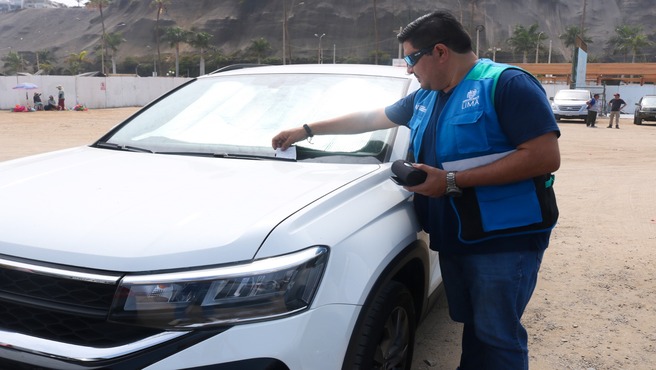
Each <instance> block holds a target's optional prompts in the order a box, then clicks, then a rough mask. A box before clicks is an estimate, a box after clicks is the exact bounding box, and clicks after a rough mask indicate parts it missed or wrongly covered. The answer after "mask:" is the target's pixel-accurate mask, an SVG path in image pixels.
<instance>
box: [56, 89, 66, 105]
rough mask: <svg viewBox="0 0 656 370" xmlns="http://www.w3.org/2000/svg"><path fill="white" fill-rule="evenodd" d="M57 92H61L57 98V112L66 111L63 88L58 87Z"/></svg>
mask: <svg viewBox="0 0 656 370" xmlns="http://www.w3.org/2000/svg"><path fill="white" fill-rule="evenodd" d="M57 90H59V92H58V93H57V98H58V99H59V101H58V104H57V110H66V106H65V105H64V101H65V96H64V88H63V87H61V86H57Z"/></svg>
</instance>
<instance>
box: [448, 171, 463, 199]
mask: <svg viewBox="0 0 656 370" xmlns="http://www.w3.org/2000/svg"><path fill="white" fill-rule="evenodd" d="M444 195H446V196H447V197H459V196H461V195H462V189H460V188H459V187H458V185H456V171H449V172H447V173H446V193H444Z"/></svg>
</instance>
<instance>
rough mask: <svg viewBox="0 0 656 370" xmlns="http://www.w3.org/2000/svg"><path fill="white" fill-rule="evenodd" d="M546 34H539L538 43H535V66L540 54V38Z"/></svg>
mask: <svg viewBox="0 0 656 370" xmlns="http://www.w3.org/2000/svg"><path fill="white" fill-rule="evenodd" d="M543 33H544V32H540V33H538V41H537V42H536V43H535V64H537V63H538V55H539V52H540V37H542V34H543Z"/></svg>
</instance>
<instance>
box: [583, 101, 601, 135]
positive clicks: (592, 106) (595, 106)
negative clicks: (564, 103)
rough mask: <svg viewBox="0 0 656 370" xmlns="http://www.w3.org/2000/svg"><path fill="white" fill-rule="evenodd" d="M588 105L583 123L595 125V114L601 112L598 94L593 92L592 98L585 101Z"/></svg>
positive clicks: (589, 125) (590, 125)
mask: <svg viewBox="0 0 656 370" xmlns="http://www.w3.org/2000/svg"><path fill="white" fill-rule="evenodd" d="M585 104H586V105H587V106H588V119H587V120H586V121H585V125H586V126H588V127H597V126H596V125H595V124H596V123H597V114H599V112H601V103H600V102H599V94H594V95H593V96H592V99H590V100H588V101H587V102H586V103H585Z"/></svg>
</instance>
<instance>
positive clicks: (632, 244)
mask: <svg viewBox="0 0 656 370" xmlns="http://www.w3.org/2000/svg"><path fill="white" fill-rule="evenodd" d="M136 109H137V108H120V109H104V110H91V111H87V112H33V113H10V112H7V111H2V112H0V160H8V159H12V158H17V157H22V156H26V155H30V154H36V153H42V152H47V151H51V150H55V149H60V148H66V147H70V146H76V145H83V144H87V143H91V142H92V141H94V140H95V139H97V138H99V137H100V136H101V135H102V134H103V133H104V132H106V131H107V130H109V129H110V128H111V127H113V126H114V125H116V124H117V123H119V122H120V121H121V120H122V119H124V118H126V117H128V116H129V115H130V114H131V113H133V112H134V111H135V110H136ZM607 124H608V119H607V118H605V117H601V118H600V119H599V122H598V126H599V128H587V127H585V125H583V124H581V123H579V122H574V121H572V122H562V123H561V124H560V128H561V132H562V136H561V138H560V148H561V155H562V166H561V169H560V170H559V171H558V172H557V173H556V183H555V189H556V192H557V196H558V201H559V208H560V219H559V222H558V225H557V227H556V228H555V230H554V232H553V236H552V240H551V245H550V247H549V249H548V250H547V252H546V254H545V257H544V261H543V265H542V270H541V273H540V278H539V282H538V287H537V289H536V292H535V294H534V296H533V299H532V301H531V303H530V304H529V306H528V309H527V311H526V313H525V315H524V323H525V326H526V327H527V329H528V332H529V348H530V367H531V369H533V370H563V369H576V370H642V369H644V370H648V369H649V370H651V369H655V368H656V320H655V318H656V282H655V279H656V277H655V276H654V275H655V274H654V270H655V269H656V253H654V251H653V250H652V249H651V248H655V249H656V186H655V185H654V182H655V180H656V124H653V123H652V124H649V123H646V124H643V125H642V126H636V125H633V123H632V120H631V119H628V118H623V119H622V121H621V125H620V129H619V130H617V129H615V128H612V129H608V128H606V125H607ZM460 330H461V327H460V325H458V324H455V323H452V322H451V321H450V320H449V318H448V315H447V311H446V303H445V301H444V299H443V298H442V300H441V301H440V302H438V305H437V306H436V307H434V308H433V310H432V311H431V313H430V315H429V316H428V317H427V319H426V320H425V321H424V322H423V323H422V325H421V327H420V328H419V332H418V335H417V348H416V351H415V357H414V369H417V370H454V369H455V368H456V366H457V364H458V358H459V355H460V352H459V351H460Z"/></svg>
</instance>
